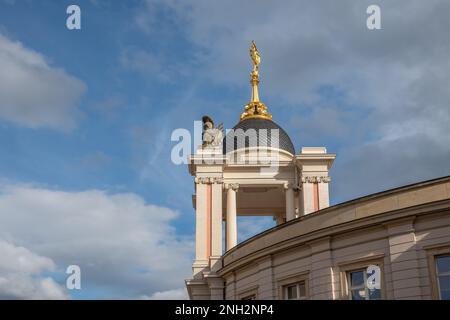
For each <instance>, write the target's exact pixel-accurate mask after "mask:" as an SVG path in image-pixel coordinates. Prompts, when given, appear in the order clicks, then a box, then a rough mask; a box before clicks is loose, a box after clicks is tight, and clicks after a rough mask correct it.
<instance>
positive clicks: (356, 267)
mask: <svg viewBox="0 0 450 320" xmlns="http://www.w3.org/2000/svg"><path fill="white" fill-rule="evenodd" d="M338 265H339V277H340V285H341V299H342V300H352V299H351V290H352V289H351V288H350V279H349V274H350V272H355V271H362V270H363V271H364V279H365V281H364V282H365V283H366V281H367V267H368V266H370V265H376V266H378V267H380V273H381V274H380V286H381V287H380V299H379V300H384V299H386V285H385V273H384V254H382V255H378V256H372V257H370V258H369V259H367V258H366V259H355V260H353V261H346V262H343V263H340V264H338ZM364 287H365V290H366V293H367V294H368V289H367V287H366V284H364ZM353 290H355V289H353Z"/></svg>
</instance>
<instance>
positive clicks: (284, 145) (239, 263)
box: [186, 43, 450, 299]
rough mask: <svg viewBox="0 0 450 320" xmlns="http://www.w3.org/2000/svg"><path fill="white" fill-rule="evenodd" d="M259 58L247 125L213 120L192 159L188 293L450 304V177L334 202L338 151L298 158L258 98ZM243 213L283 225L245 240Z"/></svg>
mask: <svg viewBox="0 0 450 320" xmlns="http://www.w3.org/2000/svg"><path fill="white" fill-rule="evenodd" d="M250 56H251V58H252V62H253V70H252V72H251V80H250V83H251V86H252V94H251V100H250V102H249V103H248V104H247V105H246V106H245V107H244V112H243V113H242V114H241V116H240V119H239V122H238V123H237V124H236V125H235V126H234V128H233V129H232V130H231V131H230V132H229V133H227V134H226V135H225V136H224V134H223V132H222V128H221V126H218V127H214V123H213V121H212V119H211V118H209V117H204V132H203V144H202V146H199V148H198V150H197V152H196V153H195V154H194V155H192V156H191V157H190V164H189V170H190V173H191V174H192V176H193V177H194V181H195V194H194V196H193V205H194V208H195V212H196V256H195V261H194V263H193V276H192V278H191V279H188V280H186V285H187V288H188V292H189V296H190V298H191V299H450V178H449V177H447V178H441V179H436V180H433V181H428V182H422V183H418V184H415V185H411V186H406V187H403V188H398V189H394V190H389V191H385V192H382V193H378V194H374V195H370V196H366V197H363V198H360V199H356V200H353V201H349V202H346V203H343V204H339V205H336V206H332V207H329V188H328V186H329V183H330V177H329V170H330V168H331V166H332V164H333V161H334V160H335V158H336V155H335V154H330V153H327V151H326V148H325V147H303V148H301V149H300V150H301V151H300V152H299V153H298V154H296V152H295V148H294V145H293V144H292V142H291V140H290V138H289V136H288V134H287V133H286V132H285V131H284V130H283V129H282V128H281V127H280V126H279V125H278V124H276V123H275V122H274V120H273V119H272V115H271V114H270V113H269V111H268V108H267V106H266V105H265V104H264V103H262V102H261V101H260V100H259V92H258V84H259V70H258V67H259V64H260V61H261V58H260V56H259V53H258V50H257V49H256V45H255V44H254V43H252V46H251V48H250ZM238 215H247V216H272V217H273V219H274V220H275V221H276V224H277V225H276V227H274V228H272V229H269V230H266V231H265V232H263V233H261V234H259V235H257V236H255V237H252V238H251V239H248V240H247V241H245V242H243V243H241V244H239V245H238V244H237V222H236V221H237V219H236V217H237V216H238ZM224 226H225V234H224V235H223V234H222V230H223V227H224ZM223 236H224V238H225V240H224V239H223Z"/></svg>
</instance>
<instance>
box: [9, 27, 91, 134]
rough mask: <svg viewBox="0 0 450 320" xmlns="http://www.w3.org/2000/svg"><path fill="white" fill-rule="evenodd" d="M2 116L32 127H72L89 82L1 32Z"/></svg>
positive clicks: (64, 128) (66, 128)
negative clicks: (52, 64) (84, 81)
mask: <svg viewBox="0 0 450 320" xmlns="http://www.w3.org/2000/svg"><path fill="white" fill-rule="evenodd" d="M0 70H2V72H1V73H0V101H1V102H2V103H1V104H0V119H3V120H7V121H10V122H13V123H16V124H20V125H23V126H26V127H30V128H40V127H50V128H57V129H62V130H69V129H71V128H73V127H74V126H75V124H76V119H77V117H78V116H79V114H80V111H79V110H78V108H77V105H78V103H79V100H80V98H81V96H82V95H83V93H84V92H85V91H86V85H85V84H84V83H83V82H82V81H81V80H79V79H77V78H75V77H73V76H71V75H69V74H67V73H66V72H65V71H64V70H62V69H59V68H55V67H52V66H50V65H49V64H48V63H47V61H46V59H45V57H44V56H43V55H42V54H40V53H38V52H36V51H33V50H31V49H29V48H26V47H25V46H24V45H23V44H22V43H20V42H17V41H12V40H11V39H8V38H7V37H6V36H4V35H2V34H0Z"/></svg>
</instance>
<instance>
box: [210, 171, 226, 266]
mask: <svg viewBox="0 0 450 320" xmlns="http://www.w3.org/2000/svg"><path fill="white" fill-rule="evenodd" d="M222 192H223V185H222V178H213V179H212V185H211V200H212V203H211V215H212V216H211V257H210V266H211V271H216V270H218V269H219V268H220V267H221V263H220V259H221V256H222V246H223V244H222V219H223V217H222Z"/></svg>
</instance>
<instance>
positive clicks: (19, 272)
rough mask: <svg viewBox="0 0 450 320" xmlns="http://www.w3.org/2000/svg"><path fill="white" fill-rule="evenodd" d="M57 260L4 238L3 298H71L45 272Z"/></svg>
mask: <svg viewBox="0 0 450 320" xmlns="http://www.w3.org/2000/svg"><path fill="white" fill-rule="evenodd" d="M54 270H55V264H54V262H53V261H52V260H51V259H49V258H47V257H43V256H40V255H37V254H36V253H33V252H31V251H30V250H28V249H26V248H24V247H18V246H14V245H13V244H11V243H9V242H6V241H4V240H1V239H0V299H67V298H68V294H67V292H66V291H65V289H64V288H63V287H62V286H61V285H59V284H58V283H56V282H55V281H54V280H53V279H52V278H50V277H48V276H47V277H46V276H44V275H42V273H43V272H45V271H54Z"/></svg>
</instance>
